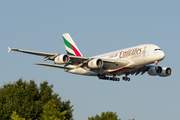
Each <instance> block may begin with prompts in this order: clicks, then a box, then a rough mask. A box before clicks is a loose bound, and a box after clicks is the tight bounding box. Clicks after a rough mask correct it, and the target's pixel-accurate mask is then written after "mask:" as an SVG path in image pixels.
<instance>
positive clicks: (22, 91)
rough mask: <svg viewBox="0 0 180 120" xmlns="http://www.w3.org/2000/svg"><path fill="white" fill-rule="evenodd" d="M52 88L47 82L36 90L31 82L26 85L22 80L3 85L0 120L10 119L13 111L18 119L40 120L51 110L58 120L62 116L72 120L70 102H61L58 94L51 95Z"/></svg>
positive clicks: (0, 92) (0, 90) (0, 93)
mask: <svg viewBox="0 0 180 120" xmlns="http://www.w3.org/2000/svg"><path fill="white" fill-rule="evenodd" d="M52 88H53V85H48V82H43V83H41V84H40V87H39V88H38V86H37V85H36V84H35V82H34V81H33V80H30V82H29V83H28V82H26V81H23V80H22V79H19V80H18V81H16V82H14V83H9V84H4V86H3V87H2V88H0V119H10V117H11V115H12V116H14V115H13V114H12V112H13V111H15V112H16V114H17V115H18V116H19V117H20V118H25V119H38V120H41V119H43V117H42V115H44V116H47V114H46V113H48V111H50V110H51V109H52V110H53V112H55V113H52V115H54V116H55V117H57V118H58V119H61V117H62V116H64V117H65V118H66V119H68V120H70V119H72V112H73V109H72V107H73V106H71V105H70V101H65V102H64V101H61V98H60V97H59V95H58V94H53V90H52ZM48 105H52V106H54V107H48ZM55 106H56V107H55ZM43 108H44V109H45V110H43ZM48 109H50V110H48ZM46 111H47V112H46ZM65 111H66V112H65ZM58 114H60V115H58ZM16 117H17V116H16Z"/></svg>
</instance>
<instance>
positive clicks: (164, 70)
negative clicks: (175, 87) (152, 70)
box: [159, 67, 172, 77]
mask: <svg viewBox="0 0 180 120" xmlns="http://www.w3.org/2000/svg"><path fill="white" fill-rule="evenodd" d="M171 73H172V69H171V68H169V67H162V72H161V74H159V76H160V77H166V76H169V75H171Z"/></svg>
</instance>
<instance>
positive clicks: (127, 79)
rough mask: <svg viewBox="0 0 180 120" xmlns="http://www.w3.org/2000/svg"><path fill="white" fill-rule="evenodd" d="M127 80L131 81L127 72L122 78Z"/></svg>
mask: <svg viewBox="0 0 180 120" xmlns="http://www.w3.org/2000/svg"><path fill="white" fill-rule="evenodd" d="M122 79H123V80H125V81H130V78H128V77H127V74H125V77H123V78H122Z"/></svg>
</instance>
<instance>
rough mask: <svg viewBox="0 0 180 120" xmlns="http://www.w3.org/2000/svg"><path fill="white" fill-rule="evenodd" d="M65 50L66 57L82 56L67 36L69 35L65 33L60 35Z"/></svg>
mask: <svg viewBox="0 0 180 120" xmlns="http://www.w3.org/2000/svg"><path fill="white" fill-rule="evenodd" d="M62 36H63V40H64V44H65V48H66V51H67V54H68V55H74V56H82V54H81V52H80V51H79V49H78V47H77V46H76V44H75V43H74V41H73V39H72V38H71V36H70V35H69V33H65V34H63V35H62Z"/></svg>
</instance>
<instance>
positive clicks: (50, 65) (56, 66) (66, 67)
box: [34, 63, 75, 69]
mask: <svg viewBox="0 0 180 120" xmlns="http://www.w3.org/2000/svg"><path fill="white" fill-rule="evenodd" d="M34 64H35V65H42V66H48V67H55V68H62V69H73V68H75V67H74V66H61V65H54V64H45V63H34Z"/></svg>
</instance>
